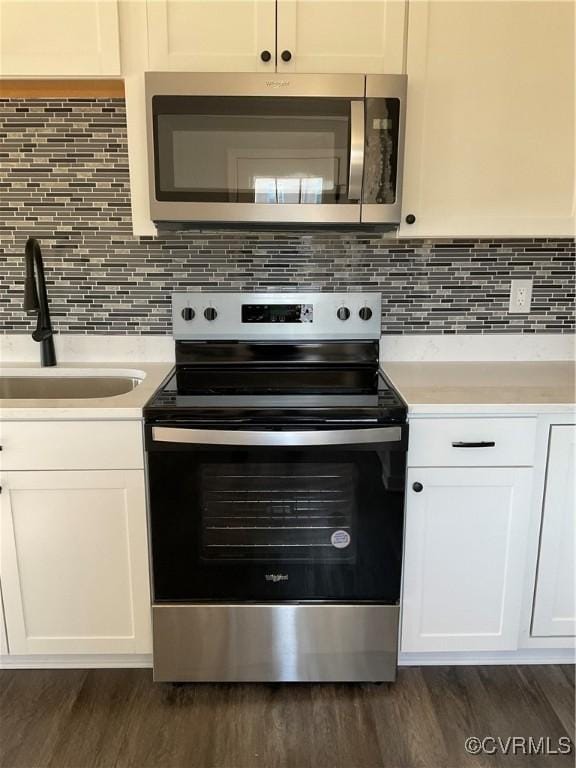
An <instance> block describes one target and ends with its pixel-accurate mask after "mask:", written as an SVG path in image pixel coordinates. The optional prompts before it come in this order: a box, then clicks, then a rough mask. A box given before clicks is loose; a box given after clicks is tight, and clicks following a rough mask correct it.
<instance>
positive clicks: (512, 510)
mask: <svg viewBox="0 0 576 768" xmlns="http://www.w3.org/2000/svg"><path fill="white" fill-rule="evenodd" d="M531 477H532V470H531V469H529V468H509V467H497V468H488V467H481V468H477V467H441V468H430V467H426V468H412V469H409V470H408V487H407V501H406V535H405V542H406V544H405V553H404V574H403V598H402V612H403V617H402V637H401V650H402V651H404V652H409V651H417V652H427V651H431V652H439V651H504V650H515V649H516V648H517V646H518V631H519V621H520V610H521V599H522V595H523V591H524V569H525V553H526V543H527V531H528V523H529V506H530V489H531ZM414 484H416V485H415V487H414ZM419 484H420V485H421V486H422V489H421V490H419V491H418V490H415V488H416V489H419V487H420V485H419Z"/></svg>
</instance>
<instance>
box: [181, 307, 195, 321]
mask: <svg viewBox="0 0 576 768" xmlns="http://www.w3.org/2000/svg"><path fill="white" fill-rule="evenodd" d="M195 315H196V312H194V310H193V309H192V307H184V309H183V310H182V317H183V318H184V320H194V316H195Z"/></svg>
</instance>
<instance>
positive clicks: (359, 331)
mask: <svg viewBox="0 0 576 768" xmlns="http://www.w3.org/2000/svg"><path fill="white" fill-rule="evenodd" d="M381 304H382V296H381V294H379V293H306V292H302V293H300V292H298V293H272V292H271V293H250V294H247V293H211V292H205V293H204V292H187V293H174V294H172V332H173V335H174V338H175V339H177V340H186V339H190V340H194V339H198V340H207V341H208V340H211V339H214V340H217V339H235V340H237V341H264V340H274V339H288V338H289V339H291V340H294V339H314V340H315V341H320V340H325V339H326V340H330V339H332V340H337V339H346V340H348V339H350V340H352V339H379V338H380V333H381V328H380V315H381ZM255 305H261V306H262V307H270V306H275V307H278V308H281V307H286V308H289V307H290V306H301V307H302V308H303V312H302V317H301V322H290V323H282V322H279V321H277V322H243V320H242V308H243V307H245V306H255ZM208 318H210V319H208ZM363 318H364V319H363Z"/></svg>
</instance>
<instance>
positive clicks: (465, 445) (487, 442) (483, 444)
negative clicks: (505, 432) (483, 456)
mask: <svg viewBox="0 0 576 768" xmlns="http://www.w3.org/2000/svg"><path fill="white" fill-rule="evenodd" d="M495 445H496V443H495V442H494V441H493V440H482V441H481V442H479V443H452V448H494V446H495Z"/></svg>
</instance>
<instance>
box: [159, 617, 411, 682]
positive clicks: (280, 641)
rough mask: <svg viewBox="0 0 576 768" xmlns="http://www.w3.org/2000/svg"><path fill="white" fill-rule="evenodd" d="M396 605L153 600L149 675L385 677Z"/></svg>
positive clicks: (392, 666)
mask: <svg viewBox="0 0 576 768" xmlns="http://www.w3.org/2000/svg"><path fill="white" fill-rule="evenodd" d="M399 611H400V609H399V607H398V606H391V605H290V604H260V605H250V604H246V605H238V604H222V603H212V604H198V605H157V606H154V608H153V611H152V616H153V626H154V680H156V681H173V680H180V681H192V682H203V681H204V682H309V683H310V682H331V681H334V682H338V681H340V682H356V681H359V682H361V681H384V680H385V681H392V680H395V679H396V658H397V652H398V617H399Z"/></svg>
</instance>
